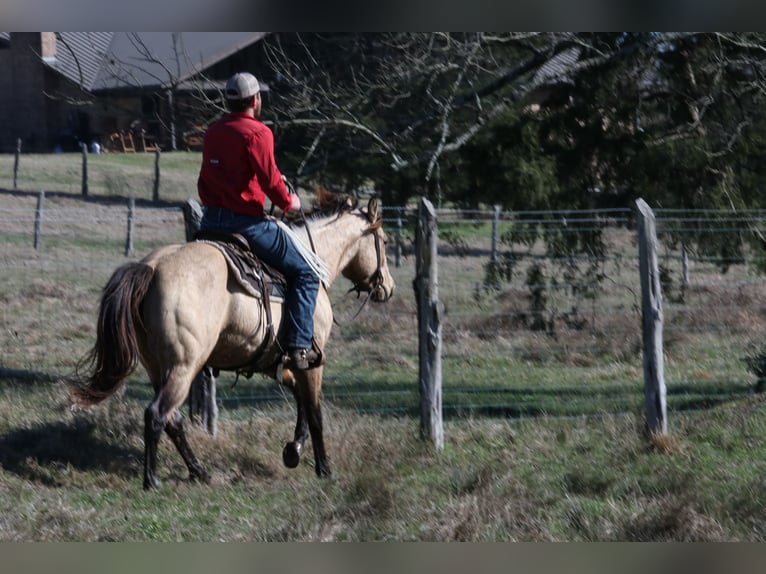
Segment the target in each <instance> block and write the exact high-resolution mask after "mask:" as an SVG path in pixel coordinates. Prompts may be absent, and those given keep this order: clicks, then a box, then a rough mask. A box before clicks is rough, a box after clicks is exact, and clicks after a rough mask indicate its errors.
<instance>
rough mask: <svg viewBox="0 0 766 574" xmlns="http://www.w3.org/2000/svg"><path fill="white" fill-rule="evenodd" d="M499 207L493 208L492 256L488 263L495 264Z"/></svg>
mask: <svg viewBox="0 0 766 574" xmlns="http://www.w3.org/2000/svg"><path fill="white" fill-rule="evenodd" d="M499 224H500V206H499V205H496V206H495V211H494V213H493V215H492V255H491V256H490V261H491V262H492V263H493V264H495V263H497V244H498V227H499V226H500V225H499Z"/></svg>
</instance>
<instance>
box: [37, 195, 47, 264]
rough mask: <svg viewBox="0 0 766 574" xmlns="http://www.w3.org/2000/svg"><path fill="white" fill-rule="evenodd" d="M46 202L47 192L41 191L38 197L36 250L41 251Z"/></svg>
mask: <svg viewBox="0 0 766 574" xmlns="http://www.w3.org/2000/svg"><path fill="white" fill-rule="evenodd" d="M44 201H45V191H44V190H42V189H41V190H40V194H39V195H38V196H37V209H35V249H36V250H38V249H41V248H42V246H43V237H42V231H43V229H42V228H43V202H44Z"/></svg>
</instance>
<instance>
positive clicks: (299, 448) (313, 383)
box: [282, 366, 331, 477]
mask: <svg viewBox="0 0 766 574" xmlns="http://www.w3.org/2000/svg"><path fill="white" fill-rule="evenodd" d="M284 382H285V384H287V385H288V386H290V388H291V389H292V391H293V396H294V397H295V404H296V407H297V411H298V415H297V417H298V418H297V422H296V424H295V437H294V440H293V441H292V442H289V443H287V444H286V445H285V448H284V449H283V451H282V460H283V462H284V463H285V466H287V467H288V468H295V467H296V466H298V462H299V461H300V456H301V454H302V453H303V445H304V444H305V442H306V439H307V438H308V436H309V433H310V434H311V443H312V445H313V447H314V462H315V464H316V467H315V470H316V473H317V475H318V476H322V477H323V476H330V475H331V472H330V464H329V462H328V461H327V453H326V451H325V446H324V434H323V429H322V411H321V408H320V405H319V395H320V391H321V386H322V367H321V366H320V367H317V368H315V369H310V370H308V371H297V372H286V376H285V381H284Z"/></svg>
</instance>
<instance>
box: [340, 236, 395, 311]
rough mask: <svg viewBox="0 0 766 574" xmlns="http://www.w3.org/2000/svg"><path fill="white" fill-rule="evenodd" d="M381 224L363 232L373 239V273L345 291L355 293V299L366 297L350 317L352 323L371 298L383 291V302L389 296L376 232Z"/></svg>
mask: <svg viewBox="0 0 766 574" xmlns="http://www.w3.org/2000/svg"><path fill="white" fill-rule="evenodd" d="M381 223H382V222H381V221H378V222H376V223H374V224H373V225H371V226H370V227H369V229H368V230H367V231H365V234H366V233H372V235H373V237H374V239H375V256H376V259H377V267H376V269H375V271H374V272H373V273H372V275H370V278H369V280H367V281H366V282H364V283H361V282H359V283H354V286H353V287H351V288H350V289H349V290H348V291H346V294H349V293H353V292H356V298H357V299H359V297H361V295H362V293H363V292H366V293H367V297H365V299H364V301H363V302H362V306H361V307H359V310H358V311H357V312H356V313H354V316H353V317H351V320H352V321H353V320H354V319H356V318H357V317H358V316H359V314H360V313H361V312H362V309H364V307H365V306H366V305H367V303H368V302H369V301H370V299H372V296H373V295H374V294H375V293H377V292H378V291H381V290H382V291H383V300H386V299H388V298H389V297H390V296H391V294H390V293H389V292H388V289H386V287H385V286H384V285H383V258H384V257H385V256H386V255H385V252H384V251H383V248H382V246H381V239H380V233H378V230H379V229H381V227H382V225H381Z"/></svg>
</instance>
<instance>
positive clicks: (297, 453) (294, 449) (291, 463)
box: [282, 442, 303, 468]
mask: <svg viewBox="0 0 766 574" xmlns="http://www.w3.org/2000/svg"><path fill="white" fill-rule="evenodd" d="M301 450H303V449H302V448H301V445H300V444H298V443H297V442H288V443H287V444H286V445H285V448H284V449H283V450H282V462H284V463H285V466H286V467H287V468H295V467H296V466H298V463H299V462H300V460H301Z"/></svg>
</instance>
